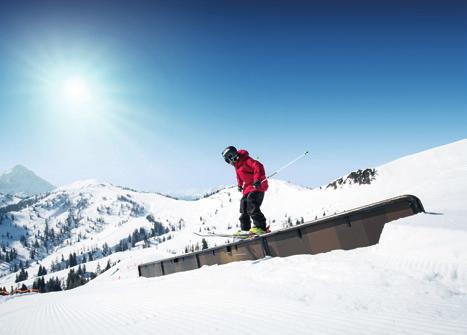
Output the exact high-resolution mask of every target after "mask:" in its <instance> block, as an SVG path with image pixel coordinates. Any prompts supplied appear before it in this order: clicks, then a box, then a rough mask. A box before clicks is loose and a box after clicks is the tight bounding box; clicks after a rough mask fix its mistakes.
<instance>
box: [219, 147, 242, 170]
mask: <svg viewBox="0 0 467 335" xmlns="http://www.w3.org/2000/svg"><path fill="white" fill-rule="evenodd" d="M222 157H224V160H225V161H226V162H227V163H228V164H230V165H234V164H235V161H236V160H237V159H238V152H237V149H235V147H233V146H230V147H227V148H225V149H224V151H222Z"/></svg>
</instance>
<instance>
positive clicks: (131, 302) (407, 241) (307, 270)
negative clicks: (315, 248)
mask: <svg viewBox="0 0 467 335" xmlns="http://www.w3.org/2000/svg"><path fill="white" fill-rule="evenodd" d="M376 170H377V176H376V180H375V181H373V182H372V184H371V185H357V184H351V185H348V184H345V185H342V186H339V187H338V189H336V190H334V189H330V188H329V189H313V190H310V189H307V188H303V187H300V186H296V185H293V184H290V183H286V182H283V181H279V180H272V181H271V183H270V185H271V186H270V190H269V191H268V194H267V196H266V199H265V203H264V206H263V208H264V212H265V213H266V214H267V216H268V218H269V219H270V220H271V224H272V227H273V228H274V229H277V228H281V227H282V226H283V225H285V224H286V223H287V219H288V218H289V217H290V218H291V220H293V222H295V220H296V219H299V218H301V217H304V219H305V220H309V219H313V218H314V217H316V216H317V217H321V216H322V215H323V212H326V214H334V212H341V211H343V210H347V209H351V208H355V207H358V206H361V205H365V204H368V203H372V202H375V201H379V200H383V199H385V198H389V197H392V196H395V195H400V194H406V193H411V194H415V195H417V196H419V197H420V199H421V200H422V202H423V204H424V205H425V209H426V210H427V211H433V212H439V213H442V215H426V214H420V215H417V216H413V217H409V218H405V219H402V220H398V221H395V222H391V223H389V224H387V225H386V226H385V228H384V231H383V234H382V236H381V240H380V243H379V244H378V245H375V246H372V247H367V248H360V249H356V250H350V251H342V250H336V251H332V252H329V253H325V254H319V255H297V256H292V257H286V258H265V259H263V260H260V261H247V262H237V263H231V264H227V265H222V266H209V267H208V266H205V267H203V268H201V269H199V270H196V271H189V272H183V273H177V274H173V275H169V276H164V277H158V278H138V273H137V265H138V264H141V263H145V262H148V261H153V260H157V259H162V258H165V257H168V256H169V255H170V254H172V253H174V252H175V253H180V252H183V248H184V247H185V246H186V245H187V244H189V243H195V242H196V241H199V240H200V238H198V237H196V236H195V235H194V234H192V232H194V231H199V229H207V228H209V229H216V230H217V231H218V232H228V231H229V230H228V226H229V225H232V224H235V220H236V218H237V216H238V213H237V212H238V208H237V206H238V200H239V197H240V195H239V194H238V193H237V192H236V191H234V190H232V189H226V190H223V191H220V192H219V193H216V194H214V195H212V196H211V197H209V198H206V199H201V200H198V201H181V200H178V201H177V200H174V199H170V198H167V197H163V196H161V195H155V194H149V193H138V192H133V191H129V190H125V189H122V188H119V187H116V186H113V185H110V184H106V183H100V182H98V181H84V182H78V183H75V184H73V185H70V186H66V187H64V188H60V189H58V190H56V191H55V192H54V193H52V194H51V195H49V197H48V198H46V199H42V200H41V201H42V202H43V203H46V202H47V201H49V202H53V199H55V198H56V197H57V196H58V195H59V194H65V195H66V196H67V197H68V199H70V201H71V202H79V201H80V200H82V199H83V198H85V199H88V204H87V206H85V207H84V208H83V209H82V211H81V215H82V216H84V217H87V216H89V217H90V218H91V219H92V218H96V217H99V214H98V211H97V208H98V207H99V206H108V207H109V208H110V209H111V213H113V214H109V215H104V216H103V217H104V218H105V224H104V225H103V226H102V227H97V228H96V229H95V230H90V233H89V236H88V238H86V239H83V240H81V241H79V242H77V241H74V242H73V243H72V244H71V245H62V246H58V247H57V250H56V251H55V253H52V254H51V255H49V256H47V257H46V258H45V259H44V260H42V261H41V264H43V265H44V264H46V265H47V266H48V264H50V263H49V262H51V261H52V260H53V259H55V258H56V257H58V255H60V254H61V253H63V254H65V255H67V254H68V252H70V251H73V250H75V251H79V250H83V249H86V248H89V247H90V246H92V245H100V244H102V243H103V242H104V241H106V242H108V243H109V245H111V243H113V242H115V241H117V240H118V239H119V238H121V237H124V236H127V235H128V233H129V232H130V233H131V232H132V231H133V230H134V229H135V228H139V227H140V226H144V225H145V224H147V226H148V227H149V226H151V224H150V223H148V221H147V220H146V219H145V215H146V214H149V213H150V214H153V215H154V216H155V218H156V219H158V220H160V221H161V222H163V223H164V222H170V223H173V224H176V223H177V222H179V220H180V219H182V218H183V220H184V224H185V225H184V227H182V229H181V230H177V231H175V232H173V233H171V234H172V236H173V238H172V239H171V240H169V241H167V242H164V243H160V244H158V245H157V246H154V247H152V248H147V249H139V248H138V249H133V250H131V251H126V252H119V253H114V254H112V255H110V256H108V257H106V258H102V259H99V260H96V261H93V262H90V263H87V264H86V268H87V269H88V271H93V270H94V269H95V268H96V267H97V263H99V264H100V267H101V268H103V267H104V266H105V264H106V263H107V260H108V259H110V260H111V262H112V263H116V265H115V266H113V267H112V268H111V269H110V270H108V271H107V272H104V273H103V274H101V275H100V276H99V277H97V278H96V279H94V280H93V281H91V282H90V283H88V284H86V285H85V286H82V287H79V288H77V289H74V290H70V291H64V292H58V293H47V294H40V295H39V294H35V295H26V296H11V297H0V324H2V334H30V333H32V332H37V333H40V334H55V333H57V334H58V333H67V334H82V333H91V334H104V333H111V334H128V333H137V334H153V333H154V332H157V333H158V334H186V333H189V334H216V333H219V334H239V333H246V334H341V333H346V334H399V333H405V334H427V333H428V334H465V333H467V262H466V260H467V244H466V243H465V241H466V240H467V219H466V217H467V206H466V203H465V199H466V198H467V140H463V141H459V142H456V143H452V144H450V145H447V146H443V147H438V148H435V149H432V150H428V151H426V152H422V153H419V154H415V155H412V156H408V157H404V158H401V159H399V160H397V161H394V162H390V163H388V164H386V165H383V166H381V167H378V168H376ZM128 194H129V195H131V198H132V199H133V200H134V201H136V202H137V203H138V204H140V205H141V206H143V207H144V210H145V213H144V215H141V216H136V217H133V216H131V215H130V214H129V213H128V211H127V210H125V207H122V206H121V205H122V203H121V201H119V200H118V197H119V196H121V195H128ZM104 198H105V199H107V200H104ZM229 199H230V201H229ZM122 208H123V209H122ZM56 210H57V209H56V208H55V209H50V208H42V209H40V210H39V209H38V213H39V217H42V218H44V217H50V218H52V219H51V222H52V221H53V220H57V217H58V216H60V215H62V214H63V213H62V214H59V215H58V216H57V215H55V213H56ZM51 213H52V214H51ZM31 214H33V212H32V210H31V208H28V209H25V210H23V211H22V212H21V213H15V215H18V216H21V215H23V218H22V219H19V220H21V221H20V222H21V223H24V224H26V225H29V227H31V229H32V227H33V226H34V225H36V226H37V227H39V225H40V222H41V220H42V219H40V218H36V219H34V220H33V222H29V223H28V218H29V216H30V215H31ZM200 217H201V220H200ZM273 219H274V220H275V222H272V220H273ZM126 220H128V221H126ZM122 221H123V222H124V223H121V222H122ZM92 226H93V225H92V224H90V223H89V222H88V221H83V222H82V223H81V224H80V226H79V228H78V229H80V228H84V229H91V228H90V227H92ZM0 229H2V228H1V225H0ZM73 236H75V235H73ZM73 236H72V237H71V238H73ZM225 241H226V239H225V238H218V239H215V238H213V239H212V240H209V242H210V243H217V244H221V243H224V242H225ZM37 266H38V265H37ZM68 271H69V269H66V270H62V271H60V272H57V273H52V274H48V275H47V276H46V279H47V278H48V277H51V276H59V277H60V278H63V277H65V276H66V274H67V273H68ZM33 273H34V274H35V273H37V267H36V268H34V267H33V268H31V271H30V275H32V274H33ZM12 279H13V280H14V274H13V275H10V276H6V277H3V278H0V286H7V287H9V286H8V285H10V284H12ZM32 280H33V279H32V278H30V279H29V280H28V281H27V282H26V283H28V284H31V283H32ZM24 320H28V322H24Z"/></svg>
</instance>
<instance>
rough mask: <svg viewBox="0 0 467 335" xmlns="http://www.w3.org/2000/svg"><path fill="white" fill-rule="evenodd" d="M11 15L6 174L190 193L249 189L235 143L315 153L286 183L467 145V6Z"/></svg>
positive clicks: (28, 8)
mask: <svg viewBox="0 0 467 335" xmlns="http://www.w3.org/2000/svg"><path fill="white" fill-rule="evenodd" d="M1 6H2V7H1V10H0V73H1V76H0V102H1V105H0V106H1V109H0V145H1V148H2V149H1V152H2V155H1V160H0V170H5V169H8V168H10V167H11V166H13V165H15V164H17V163H21V164H24V165H26V166H28V167H29V168H31V169H33V170H34V171H35V172H37V173H38V174H39V175H41V176H43V177H44V178H46V179H48V180H50V181H51V182H52V183H55V184H57V185H60V184H65V183H69V182H72V181H75V180H78V179H84V178H97V179H101V180H105V181H109V182H112V183H115V184H120V185H125V186H131V187H134V188H137V189H141V190H149V191H161V192H171V193H183V192H192V191H197V190H206V189H209V188H211V187H215V186H217V185H221V184H230V183H233V182H234V176H233V171H232V170H231V167H229V166H227V165H226V164H225V163H224V162H223V160H222V159H221V157H220V152H221V151H222V149H223V148H224V147H226V146H228V145H235V146H237V147H239V148H245V149H247V150H249V151H250V152H251V154H252V156H254V157H259V158H260V160H261V161H262V162H263V163H264V164H265V166H266V170H267V171H268V172H272V171H273V170H275V169H276V168H278V167H280V166H282V165H284V164H285V163H287V162H288V161H290V160H291V159H293V158H294V157H296V156H298V155H299V154H300V153H302V152H303V151H304V150H306V149H308V150H310V152H311V155H310V157H309V158H307V159H305V160H302V161H300V162H299V163H297V164H296V165H295V166H292V167H290V168H289V169H288V170H286V171H284V173H283V174H281V176H280V178H282V179H285V180H290V181H292V182H295V183H299V184H303V185H307V186H319V185H321V184H324V183H327V182H328V181H330V180H331V179H335V178H338V177H340V176H341V175H343V174H345V173H347V172H349V171H351V170H354V169H357V168H365V167H368V166H378V165H380V164H382V163H385V162H388V161H391V160H393V159H396V158H399V157H400V156H403V155H407V154H410V153H415V152H418V151H421V150H424V149H428V148H431V147H435V146H438V145H442V144H446V143H450V142H453V141H456V140H459V139H462V138H465V137H466V134H467V94H466V93H467V48H466V47H467V34H466V22H467V20H466V15H467V14H466V7H465V4H462V2H461V1H352V2H350V1H332V0H331V1H321V2H317V1H294V0H292V1H266V0H263V1H257V0H249V1H246V0H237V1H222V0H219V1H196V0H193V1H131V2H130V1H127V2H124V1H107V2H105V1H102V2H99V1H93V2H86V1H77V2H66V1H61V2H52V1H44V2H42V1H41V2H36V1H31V2H28V1H15V2H11V3H8V2H2V5H1ZM70 78H71V79H70ZM73 78H79V80H80V82H81V83H83V84H82V86H83V87H84V90H85V91H86V92H87V94H89V96H91V97H90V98H89V99H83V98H82V97H81V98H78V99H75V97H73V96H72V97H70V96H67V95H69V94H70V92H69V91H67V85H69V82H70V80H71V81H73V80H74V79H73Z"/></svg>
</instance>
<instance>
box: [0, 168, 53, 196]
mask: <svg viewBox="0 0 467 335" xmlns="http://www.w3.org/2000/svg"><path fill="white" fill-rule="evenodd" d="M54 188H55V186H54V185H52V184H51V183H49V182H48V181H46V180H44V179H42V178H41V177H39V176H37V175H36V174H35V173H34V172H32V171H31V170H28V169H27V168H25V167H24V166H22V165H16V166H15V167H14V168H12V169H11V170H10V171H7V172H5V173H3V174H2V175H0V193H4V194H23V195H36V194H40V193H45V192H49V191H51V190H53V189H54Z"/></svg>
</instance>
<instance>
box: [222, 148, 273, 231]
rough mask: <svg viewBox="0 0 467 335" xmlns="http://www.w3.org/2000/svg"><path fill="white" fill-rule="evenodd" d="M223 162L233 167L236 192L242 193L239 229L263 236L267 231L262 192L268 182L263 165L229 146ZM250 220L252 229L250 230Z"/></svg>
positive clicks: (224, 153)
mask: <svg viewBox="0 0 467 335" xmlns="http://www.w3.org/2000/svg"><path fill="white" fill-rule="evenodd" d="M222 156H223V157H224V160H225V161H226V162H227V163H228V164H230V165H233V166H234V167H235V172H236V174H237V185H238V191H239V192H243V197H242V199H241V200H240V213H241V215H240V218H239V220H240V228H241V230H243V231H249V232H250V233H252V234H257V235H259V234H264V233H265V232H266V231H267V227H266V217H265V216H264V214H263V213H262V212H261V209H260V207H261V204H262V203H263V199H264V192H266V191H267V189H268V181H267V179H266V173H265V171H264V167H263V164H261V163H260V162H258V161H257V160H254V159H253V158H251V157H250V156H249V154H248V151H246V150H237V149H236V148H235V147H233V146H229V147H227V148H225V149H224V151H223V152H222ZM251 220H253V225H254V227H253V228H251Z"/></svg>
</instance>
